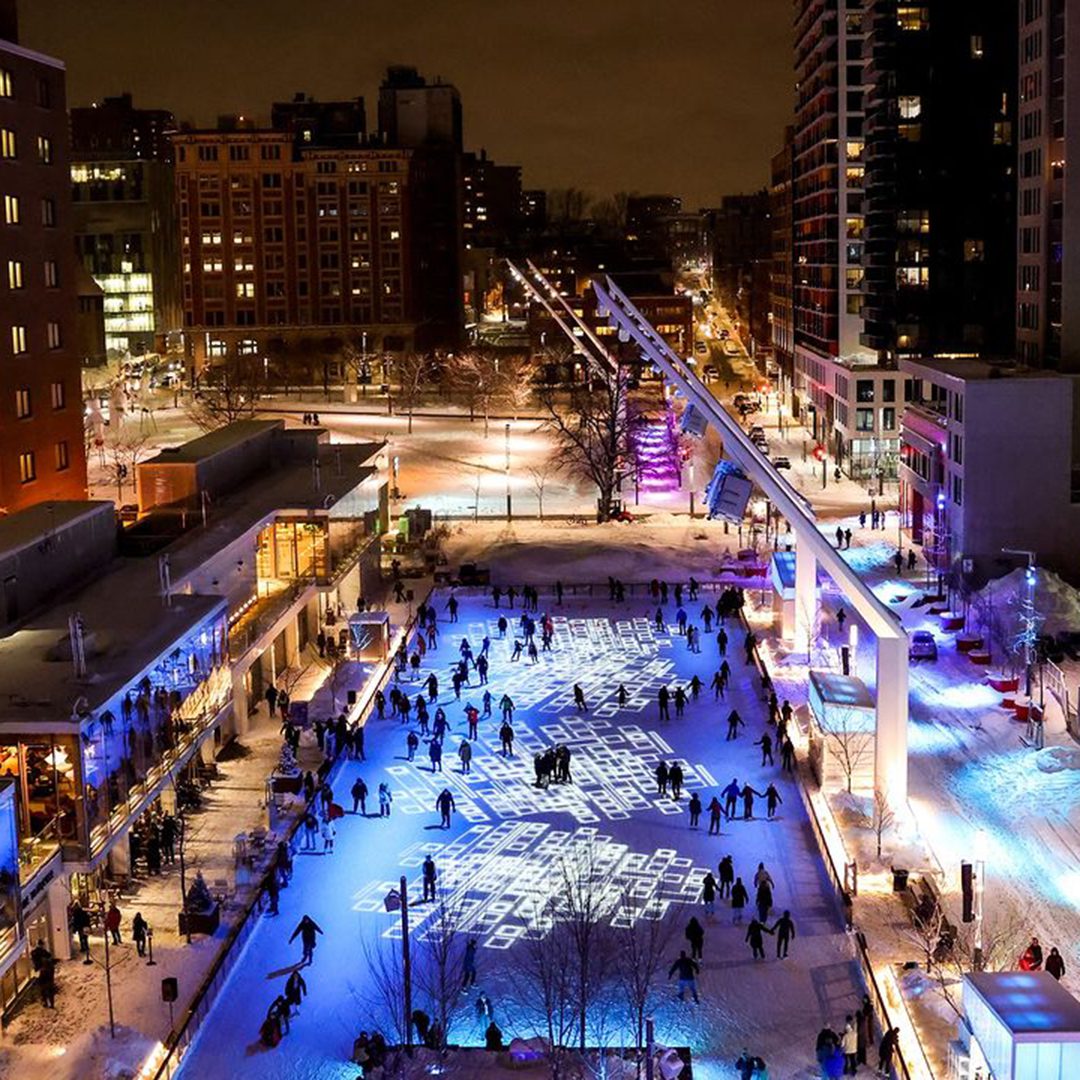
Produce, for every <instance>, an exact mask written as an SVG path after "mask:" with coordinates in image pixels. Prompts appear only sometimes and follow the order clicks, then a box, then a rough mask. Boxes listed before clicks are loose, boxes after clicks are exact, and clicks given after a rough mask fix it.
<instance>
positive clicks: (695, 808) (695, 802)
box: [689, 791, 701, 829]
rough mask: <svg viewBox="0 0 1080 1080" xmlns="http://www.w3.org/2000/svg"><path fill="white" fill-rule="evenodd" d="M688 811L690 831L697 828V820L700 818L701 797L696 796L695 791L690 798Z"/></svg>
mask: <svg viewBox="0 0 1080 1080" xmlns="http://www.w3.org/2000/svg"><path fill="white" fill-rule="evenodd" d="M689 810H690V828H691V829H696V828H697V827H698V820H699V819H700V817H701V797H700V796H699V795H698V793H697V792H696V791H695V792H694V794H693V795H691V796H690V805H689Z"/></svg>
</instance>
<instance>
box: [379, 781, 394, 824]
mask: <svg viewBox="0 0 1080 1080" xmlns="http://www.w3.org/2000/svg"><path fill="white" fill-rule="evenodd" d="M393 801H394V796H393V795H391V794H390V788H389V787H387V785H386V784H385V783H383V784H380V785H379V817H389V816H390V804H391V803H392V802H393Z"/></svg>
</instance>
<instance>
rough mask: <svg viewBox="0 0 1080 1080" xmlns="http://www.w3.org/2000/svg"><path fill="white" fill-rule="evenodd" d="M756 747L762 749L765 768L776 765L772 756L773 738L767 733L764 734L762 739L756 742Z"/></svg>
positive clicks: (762, 762)
mask: <svg viewBox="0 0 1080 1080" xmlns="http://www.w3.org/2000/svg"><path fill="white" fill-rule="evenodd" d="M754 745H755V746H760V747H761V764H762V765H763V766H764V765H773V764H775V763H774V761H773V755H772V736H771V735H770V734H769V733H768V732H767V731H766V732H764V733H763V734H762V736H761V738H760V739H756V740H755V741H754Z"/></svg>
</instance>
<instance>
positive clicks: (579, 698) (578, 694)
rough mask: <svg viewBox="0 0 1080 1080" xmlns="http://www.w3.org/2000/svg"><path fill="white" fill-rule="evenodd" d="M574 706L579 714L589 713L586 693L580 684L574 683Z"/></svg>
mask: <svg viewBox="0 0 1080 1080" xmlns="http://www.w3.org/2000/svg"><path fill="white" fill-rule="evenodd" d="M574 705H575V707H576V708H577V711H578V712H588V711H589V709H588V707H587V706H586V704H585V691H584V690H582V689H581V686H580V684H578V683H574Z"/></svg>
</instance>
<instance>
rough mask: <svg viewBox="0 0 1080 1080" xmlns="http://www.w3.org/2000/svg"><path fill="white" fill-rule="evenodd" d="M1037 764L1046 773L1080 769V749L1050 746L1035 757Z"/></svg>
mask: <svg viewBox="0 0 1080 1080" xmlns="http://www.w3.org/2000/svg"><path fill="white" fill-rule="evenodd" d="M1035 764H1036V765H1037V766H1038V767H1039V768H1040V769H1041V770H1042V771H1043V772H1045V773H1058V772H1066V771H1067V770H1069V769H1080V747H1074V746H1048V747H1047V748H1046V749H1045V750H1040V751H1039V752H1038V753H1037V754H1036V755H1035Z"/></svg>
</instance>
